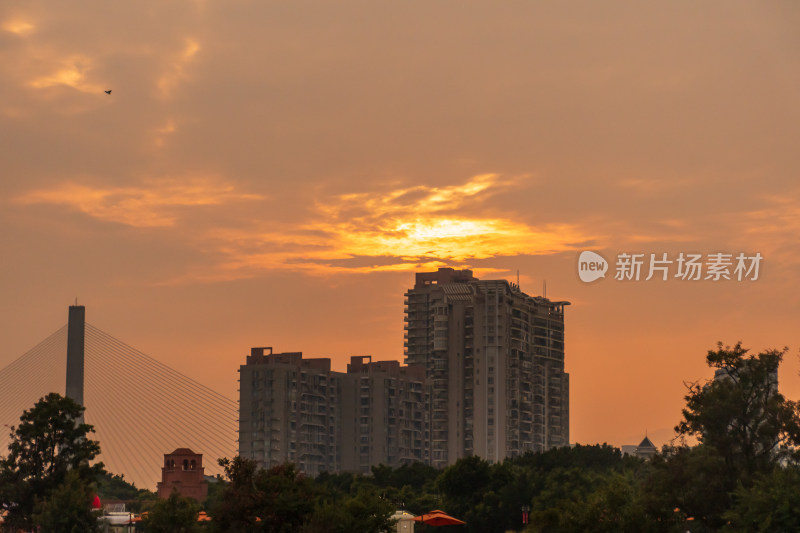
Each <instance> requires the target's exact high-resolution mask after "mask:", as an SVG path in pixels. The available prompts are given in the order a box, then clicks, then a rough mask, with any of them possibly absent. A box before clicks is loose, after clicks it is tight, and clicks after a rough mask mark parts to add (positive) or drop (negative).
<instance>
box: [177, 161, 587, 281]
mask: <svg viewBox="0 0 800 533" xmlns="http://www.w3.org/2000/svg"><path fill="white" fill-rule="evenodd" d="M511 183H512V182H510V181H503V180H501V179H500V178H499V177H498V176H497V175H494V174H485V175H480V176H475V177H473V178H472V179H470V180H468V181H467V182H466V183H464V184H461V185H454V186H448V187H428V186H418V187H413V188H399V189H394V190H389V191H385V192H364V193H355V194H345V195H339V196H334V197H332V198H325V199H324V200H322V199H321V200H318V201H317V202H315V203H314V206H313V210H312V213H311V217H310V218H309V220H307V221H300V222H295V223H289V222H275V221H271V222H268V223H264V222H262V223H261V224H257V225H252V226H249V227H246V228H244V227H243V228H224V229H223V228H219V229H215V230H212V231H209V232H208V233H207V234H206V235H205V236H204V238H203V242H204V245H205V246H207V247H209V248H208V249H207V251H208V252H210V253H214V254H216V255H218V256H220V257H221V259H222V260H221V261H220V262H219V263H218V264H217V266H216V267H215V268H213V269H212V270H211V271H209V270H197V271H193V272H190V273H187V276H185V277H184V278H182V279H180V280H173V281H180V282H186V281H221V280H231V279H238V278H248V277H254V276H256V275H258V274H259V273H260V272H263V271H268V270H292V271H303V272H307V273H310V274H331V273H344V272H351V273H358V272H376V271H419V270H430V269H436V268H438V267H442V266H448V265H460V266H469V262H470V261H472V260H478V259H488V258H493V257H502V256H514V255H539V254H551V253H557V252H561V251H566V250H573V249H575V248H576V246H578V245H579V244H580V243H583V242H585V241H587V240H590V239H591V237H590V236H588V235H587V234H585V233H584V232H583V231H581V230H580V229H579V228H577V227H576V226H574V225H571V224H566V223H555V222H554V223H552V224H547V225H544V226H542V227H533V226H530V225H528V224H526V223H525V222H524V221H523V220H521V219H520V218H518V217H516V216H515V215H514V214H513V213H502V214H498V213H496V212H494V210H493V209H490V208H488V207H487V206H485V205H484V204H485V203H486V200H487V199H488V198H489V197H490V196H491V195H493V194H494V193H495V192H497V191H499V190H502V189H503V188H505V187H507V186H508V185H509V184H511ZM455 210H458V214H456V213H455V212H454V211H455ZM267 228H268V229H267ZM487 268H491V267H487Z"/></svg>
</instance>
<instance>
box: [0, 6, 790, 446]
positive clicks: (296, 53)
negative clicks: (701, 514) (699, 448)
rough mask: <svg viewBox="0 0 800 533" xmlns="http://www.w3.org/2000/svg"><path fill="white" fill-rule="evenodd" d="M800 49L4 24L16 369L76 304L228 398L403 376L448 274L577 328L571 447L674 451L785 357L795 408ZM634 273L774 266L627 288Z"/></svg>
mask: <svg viewBox="0 0 800 533" xmlns="http://www.w3.org/2000/svg"><path fill="white" fill-rule="evenodd" d="M798 27H800V7H798V6H796V5H795V4H794V3H792V2H778V3H766V4H764V3H750V2H743V1H739V0H733V1H723V0H711V1H710V2H694V3H681V4H671V3H670V4H667V3H665V2H619V1H616V0H612V1H611V2H608V3H607V2H603V3H599V2H594V1H590V0H579V1H578V3H577V4H572V3H570V4H561V3H547V4H545V3H538V2H516V3H503V4H497V3H471V2H466V3H465V2H455V1H451V0H442V1H441V2H422V1H418V0H411V1H408V2H401V3H384V2H376V3H370V4H369V5H368V4H366V3H359V2H348V1H346V0H345V1H343V2H336V3H332V2H319V1H316V0H311V1H310V3H296V2H234V3H215V2H204V1H194V0H190V1H181V0H179V1H178V2H177V3H164V2H160V3H159V2H151V3H147V4H146V6H143V5H142V4H139V3H125V2H106V3H102V4H101V3H98V4H96V5H94V4H93V6H92V7H91V8H88V7H86V6H82V7H81V6H76V5H73V4H69V3H59V2H44V1H43V0H26V1H25V2H0V131H2V132H3V134H4V135H3V142H2V143H0V161H1V162H2V179H0V188H2V190H3V196H2V201H3V209H2V210H0V219H2V227H3V231H2V232H0V239H1V240H2V242H3V244H4V245H5V246H4V248H3V249H4V251H5V252H6V253H5V257H6V260H5V261H4V262H3V265H4V266H3V269H2V276H0V288H2V289H3V295H4V301H5V308H4V309H5V313H4V315H3V316H4V321H3V324H4V326H5V330H4V339H6V343H5V348H6V351H5V352H4V353H3V354H2V356H1V357H0V366H2V365H5V364H8V363H9V362H11V361H13V360H15V359H16V357H18V356H19V355H21V354H22V353H24V352H25V351H26V350H27V349H29V348H30V347H31V346H32V345H33V344H35V343H37V342H39V341H40V340H41V339H43V338H45V337H46V336H47V335H49V334H50V333H52V331H53V330H55V329H56V328H58V327H60V326H61V325H62V324H63V323H64V318H65V317H64V313H65V309H64V307H66V306H67V305H68V304H71V303H74V301H75V298H76V297H78V298H79V301H80V302H81V303H85V305H86V306H87V313H88V316H89V318H88V320H89V321H90V322H92V323H95V324H96V326H97V327H98V328H101V329H102V330H103V331H108V332H109V333H112V334H113V335H114V336H115V337H118V338H120V339H123V340H125V341H126V342H128V343H130V344H131V345H132V346H134V347H136V348H137V349H141V350H142V351H144V352H146V353H148V354H150V355H152V356H153V357H156V358H158V359H160V360H162V361H163V362H164V363H165V364H168V365H170V366H173V367H176V368H179V369H182V370H183V371H185V372H186V373H188V374H189V375H190V377H192V379H196V380H197V381H199V382H202V383H205V384H208V385H209V386H211V387H213V388H215V389H217V390H219V391H220V392H221V393H222V394H224V395H226V396H228V397H230V398H236V395H237V394H238V392H237V372H236V371H237V368H238V365H240V364H242V362H243V360H244V358H245V356H246V355H247V354H248V353H249V349H250V348H251V347H253V346H274V347H275V348H276V351H303V352H304V353H305V354H306V355H307V356H322V357H331V359H332V363H333V367H334V368H335V369H341V368H343V367H344V365H346V363H347V361H348V358H349V357H350V356H351V355H356V354H361V355H365V354H369V355H372V356H373V357H374V358H375V360H381V359H394V360H403V358H404V345H403V343H404V321H403V308H404V303H403V302H404V296H403V295H404V293H405V292H406V291H407V290H408V289H409V288H410V287H411V286H412V285H413V284H414V280H415V278H414V274H415V273H416V272H424V271H434V270H436V269H437V268H440V267H452V268H457V269H472V270H473V271H474V273H475V274H476V275H477V276H479V277H481V278H482V279H506V280H509V281H513V282H514V283H517V281H519V283H520V285H521V286H522V289H523V290H524V291H526V292H527V293H529V294H531V295H534V296H536V295H542V294H544V293H545V292H546V295H547V297H548V298H551V299H553V300H558V301H562V300H563V301H569V302H571V305H570V306H567V308H566V311H565V326H564V327H565V333H564V343H565V345H564V346H565V348H564V350H565V365H566V371H567V372H568V373H569V374H570V387H571V389H570V390H571V392H570V398H569V401H570V409H571V412H570V425H571V427H570V429H571V439H572V440H574V441H575V442H580V443H602V442H609V443H612V444H617V445H619V444H631V443H634V444H635V442H633V441H634V440H635V441H636V442H639V441H641V438H642V437H643V436H644V434H645V432H647V433H648V435H649V436H650V437H651V438H652V440H653V442H654V443H655V444H656V445H658V446H660V445H662V444H664V443H665V442H668V441H669V439H670V438H671V437H672V435H673V428H674V426H675V424H676V423H677V420H678V418H679V417H680V408H681V406H682V404H683V396H684V394H685V391H686V389H685V386H684V383H689V382H693V381H698V380H704V379H707V378H709V377H710V373H709V371H708V368H707V367H706V366H705V364H704V361H703V358H704V356H705V354H706V351H707V350H708V349H710V348H713V347H714V346H715V345H716V343H717V341H723V342H725V343H728V344H732V343H735V342H737V341H739V340H741V341H742V342H743V343H744V345H746V346H748V347H752V348H753V349H754V350H761V349H768V348H773V347H783V346H789V347H790V352H789V354H790V355H789V356H787V357H786V360H785V362H784V363H783V365H784V366H783V367H782V368H781V373H780V390H781V392H782V393H784V394H785V395H786V397H787V398H789V399H792V400H797V399H800V374H798V372H800V359H798V358H797V357H796V354H797V353H798V348H800V334H799V333H798V328H797V322H798V319H800V315H798V310H800V276H798V269H799V268H800V245H798V235H799V234H800V189H798V176H800V158H798V156H797V151H798V149H797V146H796V145H797V139H800V120H798V117H800V99H798V98H797V90H798V80H800V67H799V66H798V65H800V43H799V42H798V37H797V28H798ZM106 91H111V92H110V93H107V92H106ZM583 251H592V252H595V253H596V254H598V255H599V256H601V257H603V258H605V259H606V260H608V263H609V264H608V267H609V269H608V272H607V273H606V276H605V277H604V278H602V279H597V280H596V281H593V282H591V283H585V282H583V281H581V279H580V277H579V275H578V271H577V268H578V257H579V255H580V253H581V252H583ZM622 253H626V254H642V257H650V255H651V254H654V255H656V256H658V257H663V254H668V255H669V256H670V257H673V258H674V257H678V256H679V254H681V253H686V254H689V253H691V254H700V255H702V256H704V257H705V256H707V255H709V254H718V253H723V254H737V253H746V254H756V253H760V254H761V255H762V256H763V257H764V261H763V264H762V270H761V272H760V275H759V278H758V280H757V281H754V282H748V283H745V282H744V281H742V282H738V281H735V280H733V281H721V282H715V281H712V280H710V279H709V280H699V281H697V282H689V281H685V280H682V279H681V278H680V277H676V276H675V275H674V274H673V275H671V276H669V277H668V278H667V279H663V278H661V277H660V276H657V278H658V279H651V280H649V281H646V280H644V279H642V280H640V281H632V280H615V279H614V273H615V264H614V262H615V259H616V258H617V257H618V255H619V254H622ZM673 266H676V265H673ZM645 277H646V276H645ZM168 451H169V450H168Z"/></svg>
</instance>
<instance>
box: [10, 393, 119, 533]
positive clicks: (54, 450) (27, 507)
mask: <svg viewBox="0 0 800 533" xmlns="http://www.w3.org/2000/svg"><path fill="white" fill-rule="evenodd" d="M83 411H84V408H83V407H82V406H81V405H79V404H77V403H75V402H74V401H73V400H72V399H70V398H65V397H63V396H61V395H59V394H57V393H51V394H48V395H47V396H45V397H44V398H41V399H40V400H39V401H38V402H36V404H35V405H34V406H33V407H32V408H31V409H30V410H27V411H25V412H24V413H23V414H22V416H21V417H20V422H19V425H17V426H16V427H12V428H11V435H10V436H11V443H10V444H9V446H8V455H7V456H6V457H5V458H3V459H2V460H0V506H2V507H3V508H5V509H7V512H8V514H7V516H6V518H5V526H6V527H13V528H17V529H31V528H32V527H33V525H34V519H33V515H34V512H35V510H36V507H37V505H41V502H47V501H48V500H50V499H51V498H52V497H54V496H55V495H56V494H55V493H56V490H57V489H58V488H59V487H62V486H63V485H64V484H65V483H66V482H68V485H67V486H70V485H69V484H71V485H73V486H74V485H75V484H76V483H79V484H81V485H82V486H83V487H86V486H88V485H91V484H93V483H95V482H96V480H97V478H98V476H99V475H100V474H102V473H103V472H104V469H103V464H102V463H95V464H93V465H91V464H90V461H92V460H93V459H94V458H95V457H97V456H98V455H99V454H100V444H99V443H98V442H97V441H95V440H91V439H89V438H88V437H89V435H90V434H91V433H93V432H94V429H93V428H92V426H91V425H89V424H85V423H82V422H79V420H81V416H82V414H83ZM68 472H73V474H71V476H70V479H69V480H67V473H68ZM58 496H59V497H61V496H62V495H61V494H59V495H58ZM76 503H77V502H76ZM90 505H91V499H89V500H88V501H86V502H85V507H86V509H88V508H89V507H90Z"/></svg>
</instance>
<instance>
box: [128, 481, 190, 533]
mask: <svg viewBox="0 0 800 533" xmlns="http://www.w3.org/2000/svg"><path fill="white" fill-rule="evenodd" d="M199 513H200V505H199V504H198V503H197V502H196V501H194V500H193V499H192V498H185V497H183V496H181V495H180V494H179V493H178V491H177V490H173V491H172V494H170V495H169V498H167V499H166V500H159V501H158V502H156V503H155V504H154V505H153V507H152V508H151V509H150V511H149V512H148V513H147V515H146V516H145V517H144V518H143V520H142V523H143V524H144V530H145V532H146V533H195V532H197V531H199V530H200V525H199V523H198V522H197V517H198V515H199Z"/></svg>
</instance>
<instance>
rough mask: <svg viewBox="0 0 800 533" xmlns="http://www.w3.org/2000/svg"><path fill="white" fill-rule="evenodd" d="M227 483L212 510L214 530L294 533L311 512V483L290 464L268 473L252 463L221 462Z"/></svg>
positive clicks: (312, 501)
mask: <svg viewBox="0 0 800 533" xmlns="http://www.w3.org/2000/svg"><path fill="white" fill-rule="evenodd" d="M220 465H221V466H222V467H223V468H224V469H225V476H226V478H227V479H228V480H229V482H228V484H227V485H226V486H225V487H224V488H223V489H222V491H221V494H220V497H219V499H218V501H217V503H216V504H214V506H213V508H212V509H211V516H212V517H213V519H214V525H215V528H217V530H218V531H226V532H239V531H241V532H245V531H246V532H257V531H265V532H266V531H269V532H286V533H289V532H294V531H298V530H299V529H300V527H301V526H302V524H303V523H304V522H305V521H306V520H307V519H308V518H309V517H310V516H311V513H312V511H313V510H314V502H315V487H314V484H313V482H312V481H311V479H309V478H307V477H305V476H304V475H303V474H301V473H299V472H298V471H297V469H296V468H295V466H294V465H293V464H290V463H286V464H283V465H278V466H275V467H273V468H270V469H269V470H263V469H258V468H257V467H256V463H255V462H254V461H251V460H248V459H244V458H242V457H235V458H234V459H233V460H229V459H222V460H220Z"/></svg>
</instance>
